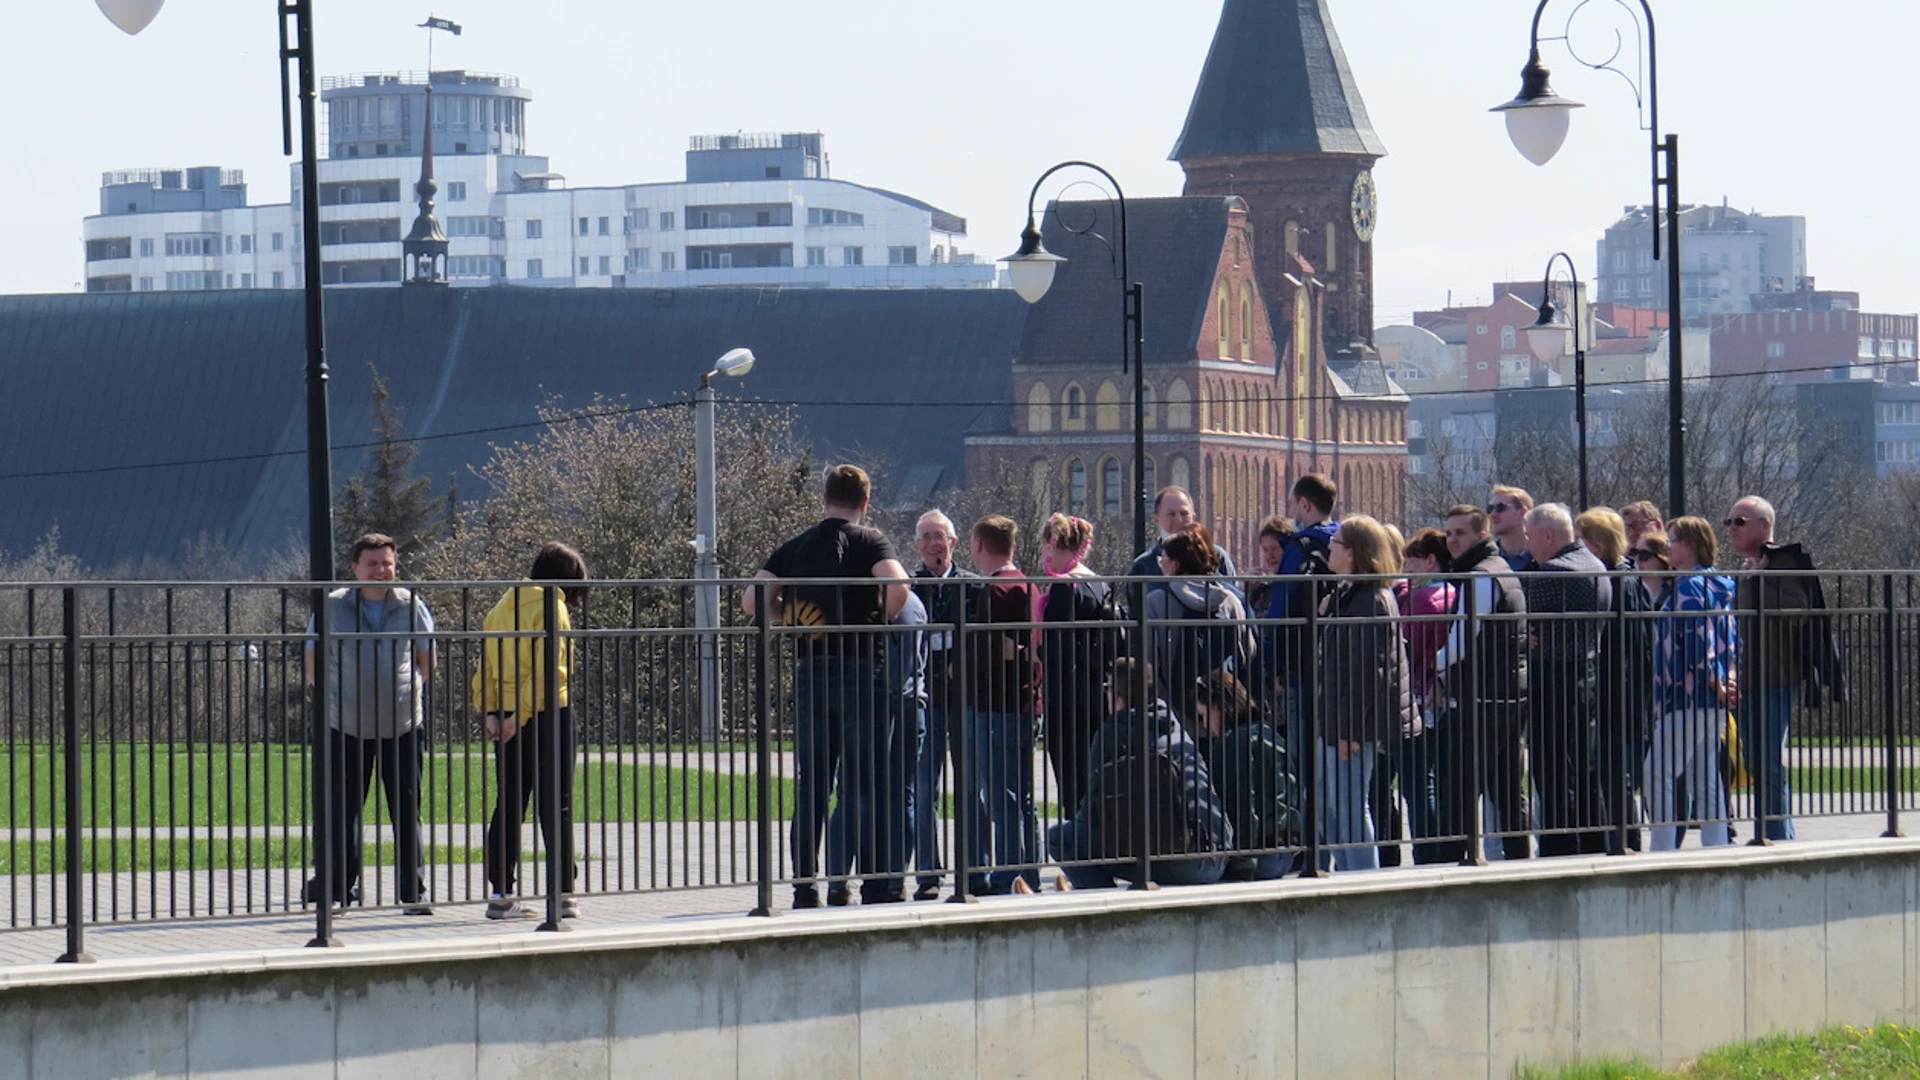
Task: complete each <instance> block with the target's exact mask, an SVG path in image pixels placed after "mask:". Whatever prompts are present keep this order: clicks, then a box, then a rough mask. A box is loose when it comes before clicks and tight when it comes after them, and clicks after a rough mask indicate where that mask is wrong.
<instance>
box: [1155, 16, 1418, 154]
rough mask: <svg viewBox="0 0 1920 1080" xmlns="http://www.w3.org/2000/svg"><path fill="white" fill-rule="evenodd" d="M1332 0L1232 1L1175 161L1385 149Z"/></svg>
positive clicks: (1216, 36)
mask: <svg viewBox="0 0 1920 1080" xmlns="http://www.w3.org/2000/svg"><path fill="white" fill-rule="evenodd" d="M1327 3H1328V0H1226V7H1225V9H1224V10H1222V11H1221V13H1220V27H1219V29H1218V30H1217V31H1215V33H1214V38H1213V48H1212V49H1211V50H1209V51H1208V53H1207V65H1206V68H1205V69H1204V70H1203V71H1202V72H1201V75H1200V85H1199V87H1198V88H1197V89H1196V90H1195V91H1194V95H1193V105H1192V107H1191V108H1190V109H1189V110H1188V112H1187V124H1186V127H1185V129H1184V130H1182V131H1181V133H1180V141H1179V142H1178V143H1177V144H1175V146H1174V148H1173V160H1175V161H1193V160H1197V159H1200V158H1211V157H1236V156H1245V155H1253V154H1316V153H1318V154H1361V155H1366V156H1370V157H1383V156H1385V154H1386V152H1387V148H1386V147H1385V146H1384V145H1383V144H1382V143H1381V142H1380V137H1379V136H1378V135H1376V134H1374V131H1373V122H1372V121H1371V120H1370V119H1368V118H1367V106H1366V104H1365V103H1364V102H1362V101H1361V100H1360V90H1359V88H1358V87H1357V86H1355V84H1354V81H1353V72H1352V71H1350V70H1348V68H1347V54H1346V51H1345V50H1344V49H1342V48H1341V47H1340V38H1339V35H1337V34H1336V33H1335V32H1334V29H1333V19H1332V17H1331V16H1330V15H1328V13H1327Z"/></svg>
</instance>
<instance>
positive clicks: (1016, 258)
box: [1001, 161, 1148, 551]
mask: <svg viewBox="0 0 1920 1080" xmlns="http://www.w3.org/2000/svg"><path fill="white" fill-rule="evenodd" d="M1068 168H1081V169H1092V170H1093V171H1094V172H1097V173H1099V174H1100V175H1101V176H1103V177H1105V178H1106V180H1107V183H1109V184H1112V185H1113V201H1114V203H1115V205H1116V206H1117V207H1118V210H1119V225H1120V228H1119V232H1118V233H1117V234H1116V236H1115V239H1114V241H1111V242H1110V241H1108V240H1107V238H1106V237H1104V236H1101V235H1100V234H1099V233H1096V232H1094V231H1093V226H1094V222H1093V221H1089V222H1088V223H1087V224H1086V225H1085V226H1082V227H1078V228H1076V227H1074V226H1072V225H1069V224H1067V223H1066V222H1064V221H1061V220H1060V217H1059V215H1058V214H1056V215H1055V216H1054V220H1055V221H1060V225H1061V228H1064V229H1066V230H1067V231H1068V232H1070V233H1074V234H1076V235H1083V236H1091V237H1093V238H1094V239H1095V240H1098V241H1100V242H1101V243H1102V244H1105V245H1106V247H1107V251H1108V252H1109V253H1110V254H1112V255H1116V256H1117V257H1118V258H1119V261H1120V266H1119V270H1120V284H1121V290H1120V370H1121V371H1126V370H1127V368H1128V367H1129V366H1131V367H1132V369H1133V527H1134V540H1135V549H1136V550H1139V551H1145V550H1146V548H1147V536H1148V533H1147V374H1146V362H1145V361H1146V334H1145V331H1144V329H1143V323H1142V317H1141V287H1140V283H1139V282H1137V281H1130V280H1128V270H1127V195H1126V192H1124V191H1122V190H1121V189H1120V181H1118V180H1116V179H1114V176H1113V174H1112V173H1110V172H1108V171H1107V170H1105V169H1103V168H1101V167H1100V166H1098V165H1095V164H1094V163H1093V162H1091V161H1063V162H1061V163H1060V164H1058V165H1055V166H1054V167H1053V168H1051V169H1048V170H1047V171H1046V172H1043V173H1041V174H1040V179H1038V180H1036V181H1034V183H1033V190H1032V191H1031V192H1030V193H1028V195H1027V227H1026V228H1025V229H1023V230H1021V232H1020V250H1018V251H1016V252H1014V253H1013V254H1011V255H1009V256H1007V257H1006V258H1005V259H1003V260H1001V261H1002V262H1005V263H1006V264H1007V280H1008V282H1009V283H1010V284H1012V286H1013V291H1014V292H1016V293H1019V294H1020V299H1022V300H1025V301H1026V302H1027V303H1029V304H1037V303H1039V302H1040V300H1041V298H1042V297H1044V296H1046V295H1047V290H1048V289H1050V288H1052V287H1053V276H1054V273H1055V272H1056V271H1057V270H1059V269H1060V264H1061V263H1063V262H1066V261H1067V260H1065V259H1063V258H1061V257H1060V256H1058V255H1055V254H1054V253H1052V252H1051V251H1048V250H1047V248H1046V245H1045V244H1043V243H1041V241H1040V229H1039V228H1038V227H1037V226H1036V225H1035V224H1034V216H1033V208H1034V203H1035V201H1036V200H1038V199H1039V197H1040V186H1041V185H1042V184H1045V183H1046V182H1047V178H1048V177H1050V176H1052V175H1053V174H1054V173H1057V172H1059V171H1060V170H1062V169H1068ZM1116 244H1117V247H1116Z"/></svg>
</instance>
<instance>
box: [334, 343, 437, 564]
mask: <svg viewBox="0 0 1920 1080" xmlns="http://www.w3.org/2000/svg"><path fill="white" fill-rule="evenodd" d="M367 366H368V369H369V371H371V373H372V376H373V434H374V439H375V444H374V446H373V447H372V448H371V450H369V451H368V455H367V464H366V467H365V468H364V469H362V470H361V471H360V472H358V473H355V474H354V475H353V476H352V477H349V478H348V480H347V482H346V483H345V484H343V485H341V488H340V492H339V494H338V495H337V496H336V497H335V499H334V518H333V520H334V546H335V549H336V550H337V551H338V552H339V553H340V557H341V558H342V559H343V560H344V559H345V557H346V552H347V550H348V549H349V547H350V546H351V545H352V543H353V541H354V540H355V539H356V538H357V537H360V536H362V535H364V534H366V533H371V532H378V533H385V534H387V535H388V536H391V537H393V539H394V541H395V542H396V543H397V544H398V545H399V554H400V559H401V563H402V566H403V568H404V567H405V566H407V565H408V564H410V563H413V562H414V561H415V560H417V559H418V558H419V556H420V555H421V554H422V553H424V552H425V551H426V550H427V549H428V548H430V547H431V546H432V545H433V544H434V543H435V542H436V541H438V540H439V539H440V537H441V533H442V531H443V530H444V528H445V527H446V526H447V525H448V524H449V521H448V518H447V509H448V506H447V505H446V504H443V503H442V502H441V501H440V500H439V499H436V498H435V497H434V495H433V480H432V479H431V478H429V477H425V476H416V475H415V474H414V471H413V464H414V459H415V458H416V457H417V456H418V455H419V451H418V450H417V449H416V448H415V447H414V445H413V442H412V440H410V439H408V438H407V432H406V427H405V425H403V424H402V423H401V422H400V415H399V413H397V412H396V411H395V410H394V408H393V405H392V403H391V402H390V401H389V395H388V392H387V384H386V382H385V381H384V380H382V379H381V378H380V372H379V370H378V369H376V368H374V367H373V365H371V364H369V365H367Z"/></svg>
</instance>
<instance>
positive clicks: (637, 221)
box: [627, 210, 653, 232]
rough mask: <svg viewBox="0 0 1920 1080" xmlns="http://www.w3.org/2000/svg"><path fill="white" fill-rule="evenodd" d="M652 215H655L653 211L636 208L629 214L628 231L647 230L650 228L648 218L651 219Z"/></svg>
mask: <svg viewBox="0 0 1920 1080" xmlns="http://www.w3.org/2000/svg"><path fill="white" fill-rule="evenodd" d="M652 216H653V215H652V213H651V212H649V211H647V210H635V211H634V212H633V213H631V214H628V215H627V231H628V232H646V231H647V229H648V228H649V226H648V224H647V222H648V219H650V218H651V217H652Z"/></svg>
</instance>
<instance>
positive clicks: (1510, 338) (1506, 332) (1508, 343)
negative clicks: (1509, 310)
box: [1500, 326, 1520, 349]
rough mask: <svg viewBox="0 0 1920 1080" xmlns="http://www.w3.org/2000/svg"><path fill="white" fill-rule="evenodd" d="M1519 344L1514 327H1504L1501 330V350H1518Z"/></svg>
mask: <svg viewBox="0 0 1920 1080" xmlns="http://www.w3.org/2000/svg"><path fill="white" fill-rule="evenodd" d="M1519 344H1520V338H1519V335H1518V334H1517V333H1516V332H1515V331H1514V329H1513V327H1511V326H1503V327H1501V328H1500V347H1501V348H1503V349H1514V348H1518V347H1519Z"/></svg>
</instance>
